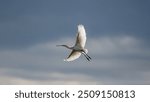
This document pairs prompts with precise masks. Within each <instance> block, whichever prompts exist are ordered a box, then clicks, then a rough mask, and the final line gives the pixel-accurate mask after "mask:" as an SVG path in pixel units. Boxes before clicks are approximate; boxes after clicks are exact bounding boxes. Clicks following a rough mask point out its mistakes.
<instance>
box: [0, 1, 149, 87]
mask: <svg viewBox="0 0 150 102" xmlns="http://www.w3.org/2000/svg"><path fill="white" fill-rule="evenodd" d="M149 10H150V1H149V0H0V84H113V85H114V84H115V85H116V84H126V85H128V84H150V46H149V44H150V40H149V39H150V12H149ZM78 24H83V25H84V26H85V29H86V32H87V45H86V48H87V49H88V50H89V55H90V56H91V57H92V61H91V62H88V61H87V60H86V59H85V58H84V56H81V57H80V58H79V59H78V60H75V61H73V62H64V61H63V59H64V58H66V57H67V56H68V54H69V53H70V50H68V49H65V48H62V47H56V45H57V44H68V45H73V44H74V42H75V37H76V33H77V25H78Z"/></svg>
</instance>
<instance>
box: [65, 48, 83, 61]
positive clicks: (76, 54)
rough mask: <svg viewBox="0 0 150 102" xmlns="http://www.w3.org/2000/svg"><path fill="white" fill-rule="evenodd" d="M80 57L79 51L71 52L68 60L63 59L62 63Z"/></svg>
mask: <svg viewBox="0 0 150 102" xmlns="http://www.w3.org/2000/svg"><path fill="white" fill-rule="evenodd" d="M80 55H81V53H80V52H79V51H75V50H72V52H71V53H70V55H69V56H68V58H67V59H64V61H73V60H75V59H77V58H79V57H80Z"/></svg>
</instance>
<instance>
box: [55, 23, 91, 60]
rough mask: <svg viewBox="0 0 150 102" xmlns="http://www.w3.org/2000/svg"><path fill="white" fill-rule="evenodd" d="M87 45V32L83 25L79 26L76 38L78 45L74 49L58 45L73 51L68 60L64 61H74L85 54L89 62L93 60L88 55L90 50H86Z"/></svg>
mask: <svg viewBox="0 0 150 102" xmlns="http://www.w3.org/2000/svg"><path fill="white" fill-rule="evenodd" d="M85 43H86V32H85V28H84V26H83V25H78V32H77V38H76V43H75V45H74V46H73V47H69V46H67V45H57V46H63V47H66V48H68V49H71V50H72V52H71V53H70V55H69V56H68V58H67V59H65V60H64V61H73V60H75V59H77V58H79V57H80V56H81V54H83V55H84V56H85V57H86V59H87V60H88V61H90V60H91V57H89V56H88V55H87V53H88V50H87V49H85V48H84V47H85Z"/></svg>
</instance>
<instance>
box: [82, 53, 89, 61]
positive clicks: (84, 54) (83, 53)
mask: <svg viewBox="0 0 150 102" xmlns="http://www.w3.org/2000/svg"><path fill="white" fill-rule="evenodd" d="M82 54H83V55H84V57H85V58H86V59H87V60H88V61H90V58H89V57H88V56H87V55H86V54H85V53H84V52H82Z"/></svg>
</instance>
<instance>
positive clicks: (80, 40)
mask: <svg viewBox="0 0 150 102" xmlns="http://www.w3.org/2000/svg"><path fill="white" fill-rule="evenodd" d="M85 43H86V32H85V28H84V26H83V25H78V34H77V38H76V44H75V45H76V46H78V47H81V48H84V46H85Z"/></svg>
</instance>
